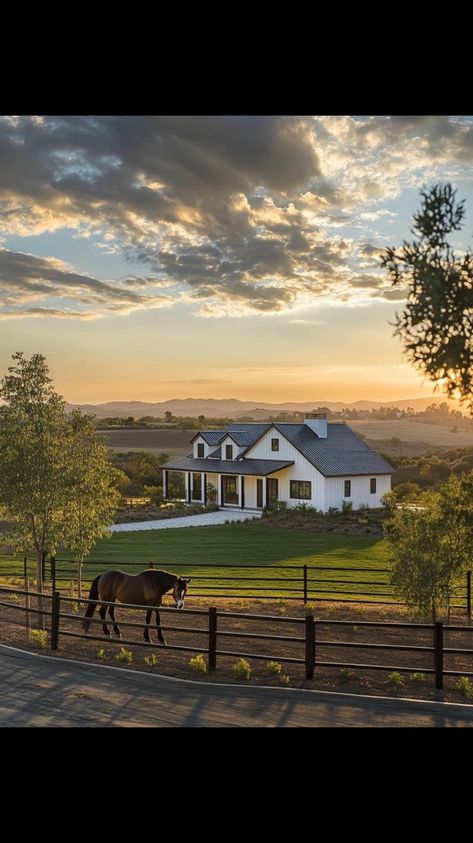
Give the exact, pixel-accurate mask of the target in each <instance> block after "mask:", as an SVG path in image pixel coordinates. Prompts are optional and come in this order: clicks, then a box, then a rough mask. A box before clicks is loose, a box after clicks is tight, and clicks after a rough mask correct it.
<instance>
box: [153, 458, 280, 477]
mask: <svg viewBox="0 0 473 843" xmlns="http://www.w3.org/2000/svg"><path fill="white" fill-rule="evenodd" d="M290 465H294V460H216V459H209V457H204V459H196V458H195V457H182V459H180V460H173V461H172V462H168V463H165V464H164V465H163V466H162V468H166V469H169V470H171V471H172V470H174V471H205V472H208V473H212V472H215V473H217V474H245V475H254V476H258V477H266V475H268V474H274V472H275V471H281V469H283V468H287V467H288V466H290Z"/></svg>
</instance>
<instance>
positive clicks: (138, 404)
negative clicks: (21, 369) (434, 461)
mask: <svg viewBox="0 0 473 843" xmlns="http://www.w3.org/2000/svg"><path fill="white" fill-rule="evenodd" d="M445 400H446V399H445V398H438V396H436V397H435V398H434V397H433V396H431V397H430V398H401V399H399V400H398V401H353V402H345V401H305V402H302V403H297V402H295V401H285V402H284V403H282V404H271V403H267V402H266V401H240V400H239V399H238V398H172V399H171V400H169V401H163V402H161V403H158V402H156V403H149V402H147V401H108V402H107V403H106V404H68V405H67V409H68V410H72V409H76V408H79V409H80V410H81V411H82V412H83V413H88V414H90V415H95V416H97V418H99V419H103V418H108V417H110V416H118V417H124V418H126V417H127V416H133V417H134V418H141V416H153V417H156V418H163V417H164V414H165V412H166V411H168V410H170V411H171V413H172V414H173V415H174V416H192V417H194V416H195V417H197V416H207V417H210V418H222V417H231V418H235V419H238V418H240V417H241V416H252V417H253V418H254V419H261V418H265V417H266V416H267V415H268V414H271V415H277V414H278V413H283V412H294V411H296V410H298V411H301V412H305V411H308V412H310V411H312V410H313V409H314V408H316V407H328V409H329V410H342V409H344V408H346V409H355V410H374V409H376V408H377V407H399V408H400V409H406V408H407V407H413V408H414V410H417V411H418V412H421V411H422V410H425V408H426V407H428V406H429V404H441V403H442V401H445Z"/></svg>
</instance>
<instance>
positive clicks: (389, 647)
mask: <svg viewBox="0 0 473 843" xmlns="http://www.w3.org/2000/svg"><path fill="white" fill-rule="evenodd" d="M12 595H16V596H19V597H20V598H21V597H23V598H25V605H19V604H18V601H14V602H12V601H11V600H5V599H0V611H1V615H0V620H1V622H3V623H12V624H16V625H22V626H25V627H26V630H27V634H28V635H29V634H30V631H31V623H30V617H31V614H32V613H33V614H36V615H40V616H42V617H43V618H46V621H47V623H46V631H47V632H49V634H50V647H51V650H58V649H59V646H60V642H61V640H62V639H64V638H76V639H86V640H88V641H99V642H101V643H103V642H104V640H106V641H107V644H113V645H116V646H119V647H120V648H121V650H120V654H121V655H120V654H119V658H120V659H121V660H123V661H125V663H130V662H131V659H130V657H129V656H128V655H127V654H128V652H129V651H127V650H126V646H133V647H137V646H138V647H139V646H142V647H146V648H147V649H149V648H153V647H157V646H160V647H161V645H157V644H152V643H147V642H145V641H137V640H136V639H131V638H124V639H122V638H119V639H112V638H107V639H104V636H103V635H102V636H97V635H94V634H92V635H91V634H84V633H83V632H82V631H74V624H77V623H80V624H82V620H83V618H82V616H77V615H76V614H74V613H72V614H71V613H67V612H64V611H63V608H64V606H66V607H67V605H68V604H69V605H70V604H71V603H73V602H77V601H74V600H73V598H71V597H65V596H63V595H61V594H60V593H59V591H54V592H53V593H52V595H39V594H38V593H37V592H34V591H29V590H20V589H12V588H7V587H0V596H1V597H2V598H3V597H5V596H10V597H11V596H12ZM31 598H34V599H36V600H37V601H38V603H39V601H40V598H41V599H42V600H46V601H47V605H50V609H46V608H45V607H44V606H43V607H42V608H41V609H40V608H34V607H32V605H31ZM78 602H79V603H80V604H81V605H82V606H85V605H94V606H98V605H103V606H115V605H116V604H114V603H107V602H104V601H95V600H85V599H80V600H79V601H78ZM5 607H6V608H7V609H8V610H10V611H11V612H13V613H15V612H19V613H25V620H24V622H23V623H22V622H21V621H12V620H6V619H5ZM148 608H149V607H148V606H136V605H134V604H127V603H121V604H120V610H122V609H123V610H133V611H135V612H136V611H137V610H143V611H144V612H146V611H147V610H148ZM160 612H163V613H164V615H165V618H166V615H167V614H168V613H172V614H173V615H174V617H175V616H176V615H175V613H176V610H175V609H174V608H169V607H164V606H161V607H160ZM178 617H179V619H181V618H183V619H184V622H185V623H186V622H187V619H188V618H198V619H200V621H201V622H202V623H203V625H202V626H200V627H199V626H195V625H191V626H188V625H184V626H183V625H181V624H179V626H177V625H171V626H168V625H162V626H161V629H162V630H164V631H173V632H175V633H183V634H185V635H186V634H187V635H188V634H192V635H195V634H197V635H198V636H202V646H196V645H194V644H191V646H188V645H183V644H168V645H167V647H166V648H162V647H161V650H162V652H166V651H173V650H176V651H183V652H191V653H200V654H202V655H203V654H205V655H206V656H207V669H208V671H209V673H212V672H214V671H215V670H216V669H217V661H220V659H221V658H228V657H231V658H238V659H240V660H247V659H252V660H254V659H256V660H258V659H263V660H264V661H265V662H266V663H268V661H270V660H273V661H277V662H278V663H279V662H285V663H288V664H298V665H301V666H304V669H305V677H306V679H312V678H313V677H314V671H315V670H316V669H317V668H318V667H328V668H336V669H337V670H340V669H342V670H344V671H371V670H381V671H385V672H388V673H390V674H391V675H392V674H394V673H396V674H402V673H408V674H412V673H414V672H416V671H419V669H420V667H421V669H422V673H423V674H427V675H432V676H434V678H435V686H436V687H437V688H442V687H443V680H444V677H445V676H451V677H465V680H464V682H466V681H469V678H470V677H473V670H471V667H472V664H471V662H472V657H473V648H472V647H471V646H470V647H465V646H451V645H450V642H448V645H446V643H445V637H444V636H445V634H448V635H449V636H453V637H454V636H455V634H457V633H459V632H461V633H462V634H463V635H465V634H466V635H467V636H471V635H472V634H473V627H471V626H459V625H452V624H446V625H444V624H443V623H442V622H438V623H435V624H414V623H399V622H386V621H360V620H357V621H356V627H357V630H359V629H363V628H370V629H376V630H380V638H381V640H379V641H376V642H363V641H358V640H356V641H349V640H345V639H346V635H345V633H346V632H347V630H348V631H349V630H350V628H351V630H353V628H354V623H353V620H325V619H324V620H316V619H315V618H314V616H313V615H312V614H311V613H308V614H307V615H306V617H305V618H294V617H290V618H289V617H283V618H282V617H278V616H273V615H270V616H267V615H253V614H247V613H242V612H226V611H218V610H217V608H216V607H215V606H211V607H209V608H208V609H182V610H181V611H180V612H179V616H178ZM49 619H50V620H49ZM231 619H234V620H236V621H238V622H241V621H242V620H250V621H252V622H255V623H256V625H257V626H258V624H260V623H262V622H264V623H268V622H270V623H271V624H275V625H276V626H277V627H278V628H280V629H281V633H282V634H280V633H279V632H278V634H268V633H263V632H258V631H257V632H241V631H236V630H235V629H228V628H224V627H222V626H221V624H222V622H225V623H226V622H228V621H229V620H231ZM90 623H91V624H97V623H98V624H101V625H102V624H103V623H104V620H103V619H97V618H91V619H90ZM48 624H49V625H48ZM70 624H72V626H73V629H71V627H70ZM120 625H121V626H123V627H126V629H127V630H129V629H133V628H134V629H139V630H141V631H143V630H144V629H145V624H143V623H137V622H134V621H120ZM291 626H292V627H294V626H295V628H296V634H291V635H287V634H285V631H286V630H287V628H288V627H291ZM75 628H77V627H75ZM151 628H153V627H151ZM337 629H339V630H342V633H343V637H342V639H337V638H334V637H333V633H334V630H335V631H336V630H337ZM391 630H395V631H396V632H398V633H401V634H404V633H405V632H407V631H412V630H414V631H415V633H416V634H417V635H418V634H419V633H421V635H423V636H424V637H423V639H422V643H416V644H414V643H407V644H406V643H403V642H404V640H405V639H403V642H402V643H399V642H397V641H396V642H395V643H392V642H389V643H388V641H387V632H388V631H391ZM228 639H236V642H237V643H236V646H235V645H233V646H232V645H226V644H225V642H226V641H228ZM246 641H250V642H256V646H257V647H259V648H262V645H263V644H264V645H265V646H266V645H268V643H269V642H271V647H273V642H277V643H276V646H275V647H274V649H275V650H276V649H277V648H278V644H279V642H285V643H286V642H290V643H291V644H292V645H295V646H296V648H297V650H298V655H296V656H288V655H285V654H284V653H281V652H271V653H267V652H266V653H262V652H258V650H257V651H256V652H255V651H253V650H251V651H250V650H249V649H248V647H245V642H246ZM240 642H241V645H240ZM228 646H230V649H227V647H228ZM332 648H336V649H338V650H339V651H340V650H341V651H342V652H343V653H345V652H346V651H348V652H350V651H351V650H353V649H354V650H366V651H369V652H370V653H371V654H376V660H375V661H373V662H369V663H366V662H363V661H361V662H360V661H352V660H350V661H348V660H346V659H345V660H340V661H339V660H337V659H335V660H334V659H331V658H328V657H327V656H326V655H324V653H327V652H328V653H330V652H331V649H332ZM383 652H386V653H388V654H389V655H391V656H392V655H394V654H396V653H400V652H401V653H409V654H411V653H412V654H415V655H417V654H421V655H422V657H423V659H424V661H425V660H427V665H425V664H423V665H422V666H419V665H412V664H409V665H406V664H395V663H394V664H393V663H392V662H393V660H394V659H393V658H390V659H389V663H388V664H386V663H385V662H384V660H383V659H382V656H381V655H380V656H379V658H378V654H382V653H383ZM451 656H455V657H456V656H461V657H462V658H463V657H467V659H469V660H470V661H469V665H470V669H465V668H464V667H463V666H462V667H461V668H459V667H458V669H457V666H456V665H455V664H454V665H453V667H449V666H447V667H445V665H444V659H445V658H450V657H451ZM429 662H430V666H429ZM468 687H469V686H468Z"/></svg>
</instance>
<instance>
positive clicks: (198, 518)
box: [111, 509, 261, 533]
mask: <svg viewBox="0 0 473 843" xmlns="http://www.w3.org/2000/svg"><path fill="white" fill-rule="evenodd" d="M247 518H261V512H259V511H256V510H248V509H246V510H244V511H243V512H242V511H241V510H240V509H238V510H232V509H219V511H218V512H203V513H202V515H184V516H183V517H182V518H163V519H162V520H160V521H135V522H134V523H132V524H114V525H113V527H112V528H111V529H112V532H114V533H127V532H129V531H130V530H169V529H170V528H175V527H208V526H209V525H212V524H225V521H246V519H247Z"/></svg>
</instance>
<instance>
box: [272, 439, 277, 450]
mask: <svg viewBox="0 0 473 843" xmlns="http://www.w3.org/2000/svg"><path fill="white" fill-rule="evenodd" d="M271 450H272V451H279V439H271Z"/></svg>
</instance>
